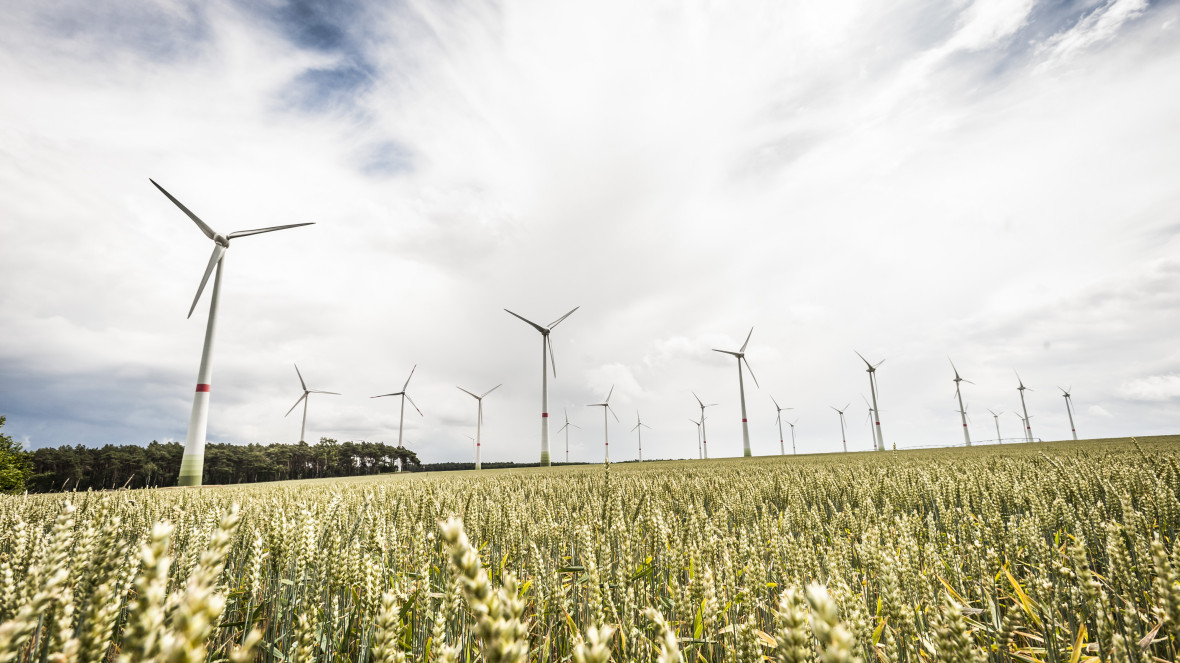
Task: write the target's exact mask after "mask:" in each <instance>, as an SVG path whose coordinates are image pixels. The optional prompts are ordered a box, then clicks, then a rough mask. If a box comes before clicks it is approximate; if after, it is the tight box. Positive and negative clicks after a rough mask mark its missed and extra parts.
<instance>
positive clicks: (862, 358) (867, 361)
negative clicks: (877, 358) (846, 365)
mask: <svg viewBox="0 0 1180 663" xmlns="http://www.w3.org/2000/svg"><path fill="white" fill-rule="evenodd" d="M853 352H856V350H853ZM856 356H857V357H860V360H861V361H863V362H864V363H865V365H866V366H869V367H870V368H871V367H872V364H870V363H869V360H868V359H865V356H864V355H862V354H861V353H859V352H856Z"/></svg>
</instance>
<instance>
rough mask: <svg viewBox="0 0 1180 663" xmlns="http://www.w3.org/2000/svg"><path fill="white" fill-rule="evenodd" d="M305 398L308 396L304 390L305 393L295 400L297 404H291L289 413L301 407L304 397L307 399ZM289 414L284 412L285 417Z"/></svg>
mask: <svg viewBox="0 0 1180 663" xmlns="http://www.w3.org/2000/svg"><path fill="white" fill-rule="evenodd" d="M305 398H307V392H306V391H305V392H303V395H302V396H300V397H299V400H297V401H295V404H294V405H292V406H291V409H290V410H287V414H291V412H293V411H294V410H295V408H297V407H299V404H300V403H302V402H303V399H305ZM287 414H284V415H283V416H284V417H285V416H287Z"/></svg>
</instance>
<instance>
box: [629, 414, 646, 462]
mask: <svg viewBox="0 0 1180 663" xmlns="http://www.w3.org/2000/svg"><path fill="white" fill-rule="evenodd" d="M644 428H646V429H648V430H651V426H648V425H647V424H645V423H643V420H642V419H640V418H639V410H636V411H635V428H632V429H631V430H632V431H639V462H641V463H642V462H643V429H644Z"/></svg>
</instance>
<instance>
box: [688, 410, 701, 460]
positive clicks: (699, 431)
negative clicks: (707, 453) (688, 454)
mask: <svg viewBox="0 0 1180 663" xmlns="http://www.w3.org/2000/svg"><path fill="white" fill-rule="evenodd" d="M689 421H691V422H692V423H694V424H696V425H697V460H701V459H702V458H704V456H702V455H701V422H700V421H697V420H696V419H689Z"/></svg>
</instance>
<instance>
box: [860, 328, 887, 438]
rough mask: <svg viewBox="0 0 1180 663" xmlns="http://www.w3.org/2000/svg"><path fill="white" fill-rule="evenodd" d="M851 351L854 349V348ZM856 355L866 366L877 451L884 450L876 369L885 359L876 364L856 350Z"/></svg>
mask: <svg viewBox="0 0 1180 663" xmlns="http://www.w3.org/2000/svg"><path fill="white" fill-rule="evenodd" d="M853 352H856V351H855V350H854V351H853ZM856 356H857V357H860V360H861V361H863V362H864V363H865V366H868V368H867V369H866V370H867V371H868V374H869V393H870V394H872V396H873V424H874V426H875V428H874V430H875V431H876V438H877V451H885V435H884V434H883V433H882V432H881V411H880V410H878V409H877V369H878V368H879V367H880V366H881V364H884V363H885V360H884V359H882V360H881V361H879V362H877V363H876V364H872V363H869V360H868V359H865V357H864V355H862V354H861V353H859V352H857V353H856Z"/></svg>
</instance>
